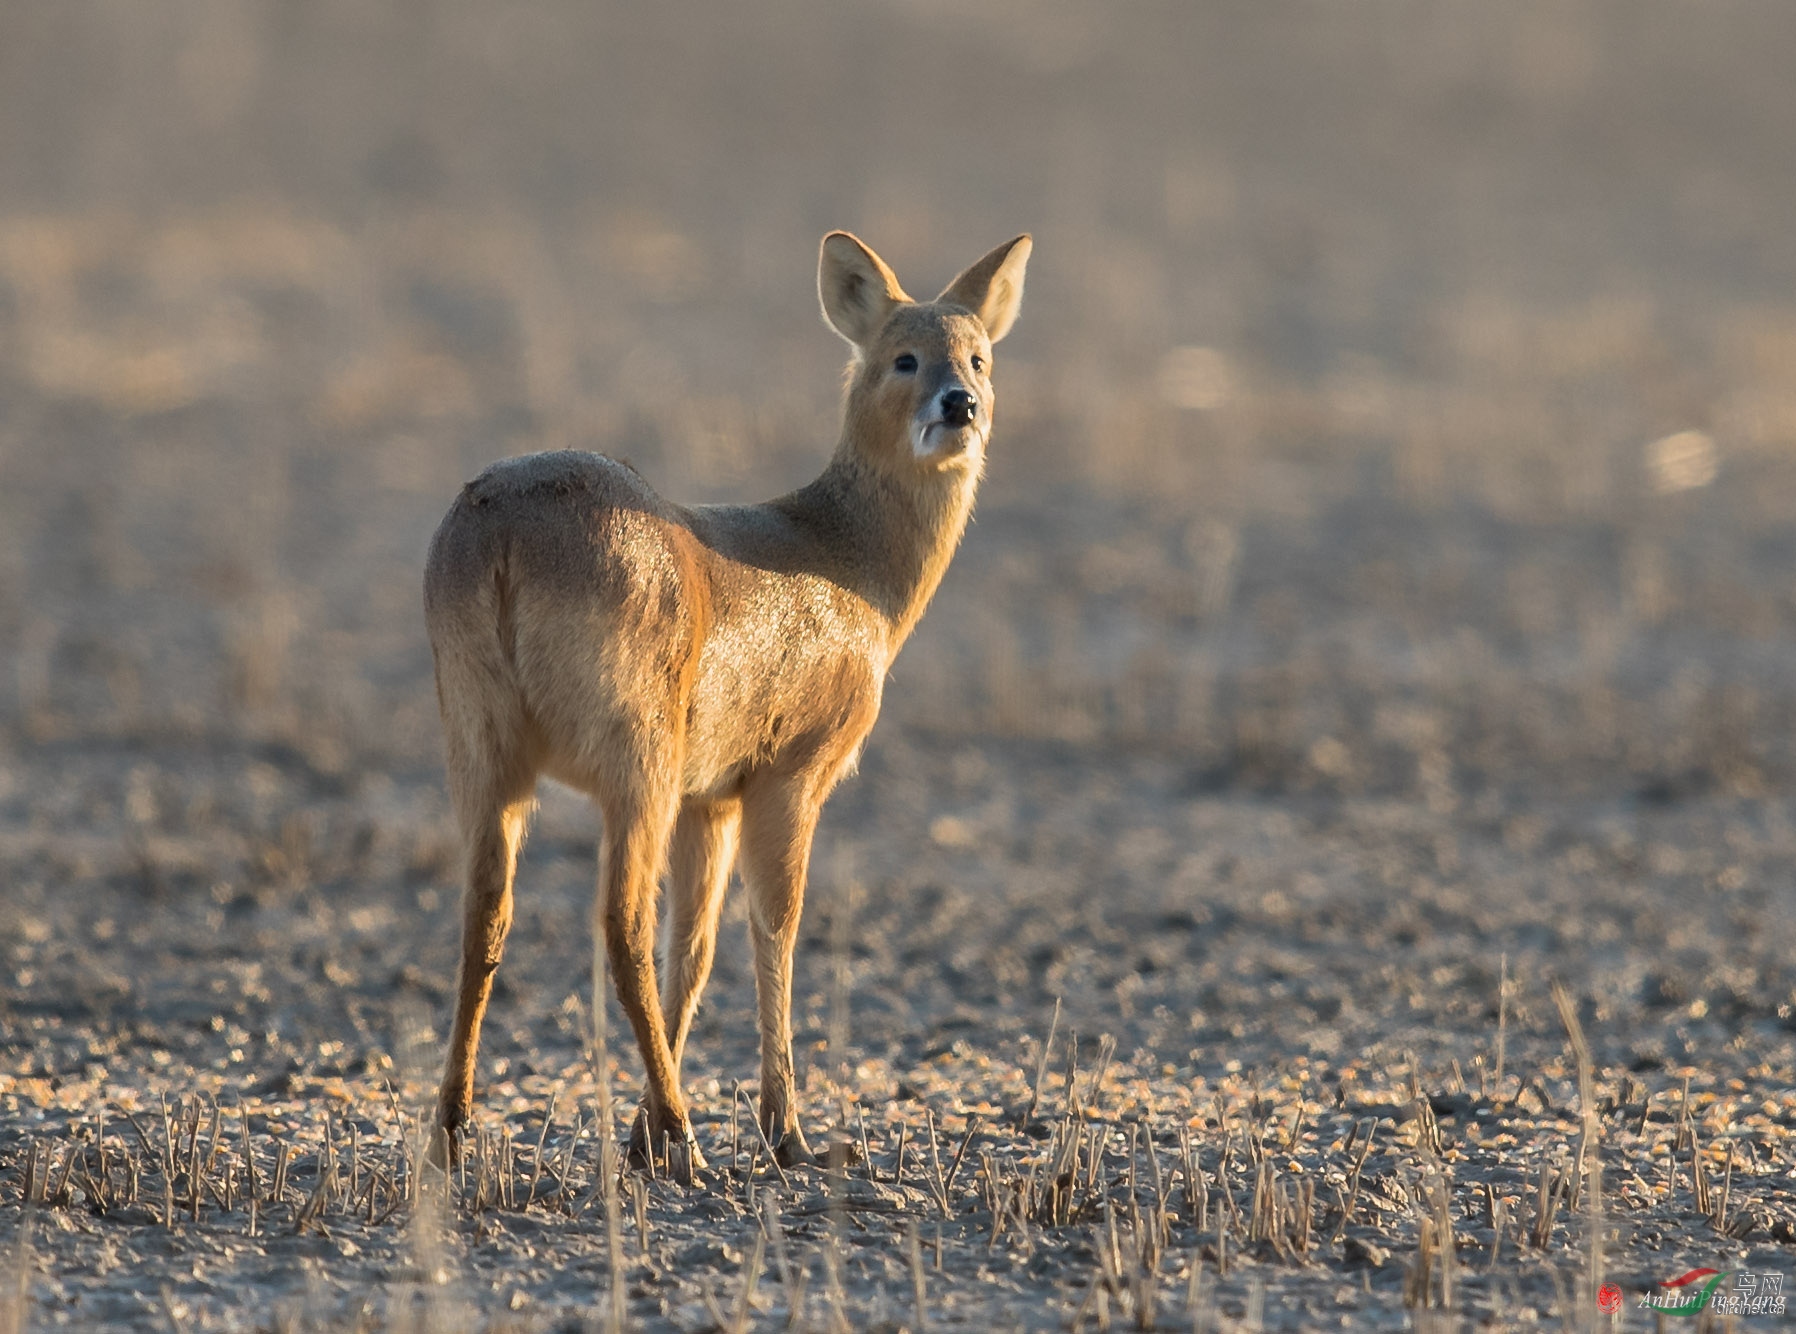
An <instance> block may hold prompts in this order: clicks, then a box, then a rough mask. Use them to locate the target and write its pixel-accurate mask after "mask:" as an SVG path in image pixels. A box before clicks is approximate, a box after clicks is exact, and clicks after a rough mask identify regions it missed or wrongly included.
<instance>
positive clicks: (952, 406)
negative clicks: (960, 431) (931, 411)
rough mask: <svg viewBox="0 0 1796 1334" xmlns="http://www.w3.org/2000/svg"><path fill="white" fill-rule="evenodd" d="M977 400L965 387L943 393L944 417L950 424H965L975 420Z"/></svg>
mask: <svg viewBox="0 0 1796 1334" xmlns="http://www.w3.org/2000/svg"><path fill="white" fill-rule="evenodd" d="M977 406H978V403H977V401H976V400H975V399H974V398H973V396H972V395H971V394H969V393H968V392H967V391H966V390H964V389H950V390H949V391H948V392H947V393H945V394H943V395H942V418H943V420H945V421H946V422H947V423H948V425H950V426H965V425H967V424H968V423H969V422H971V421H972V420H973V411H974V409H975V408H976V407H977Z"/></svg>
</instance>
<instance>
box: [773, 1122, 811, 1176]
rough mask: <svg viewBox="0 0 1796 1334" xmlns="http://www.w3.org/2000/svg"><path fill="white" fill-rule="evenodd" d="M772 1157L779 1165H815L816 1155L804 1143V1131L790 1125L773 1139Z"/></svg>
mask: <svg viewBox="0 0 1796 1334" xmlns="http://www.w3.org/2000/svg"><path fill="white" fill-rule="evenodd" d="M773 1158H774V1161H775V1162H777V1163H778V1164H779V1165H780V1166H781V1167H815V1166H816V1165H817V1162H818V1158H817V1155H816V1154H814V1153H812V1152H811V1146H810V1145H809V1144H807V1143H805V1138H804V1131H802V1130H800V1129H799V1128H798V1127H797V1126H792V1127H790V1128H789V1129H787V1130H785V1131H784V1132H782V1133H781V1135H780V1137H779V1138H778V1139H777V1140H775V1141H774V1145H773Z"/></svg>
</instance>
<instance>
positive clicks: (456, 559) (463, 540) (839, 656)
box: [425, 452, 888, 792]
mask: <svg viewBox="0 0 1796 1334" xmlns="http://www.w3.org/2000/svg"><path fill="white" fill-rule="evenodd" d="M812 540H813V539H812V538H811V536H810V535H809V534H807V533H806V532H805V531H804V530H803V528H802V526H800V525H798V524H796V523H794V522H793V520H792V519H791V517H790V516H789V515H787V514H785V513H783V512H782V511H781V510H780V509H779V508H778V507H777V506H775V505H754V506H719V507H702V508H700V509H698V510H688V509H685V508H683V507H680V506H677V505H674V504H672V503H670V502H668V501H666V500H664V499H662V498H661V497H660V496H659V495H657V494H656V493H655V491H654V490H653V489H652V488H651V487H649V485H648V484H647V483H646V482H645V481H643V479H642V478H641V477H640V476H639V475H637V474H636V473H635V472H634V471H633V470H632V469H630V468H628V467H627V466H625V465H624V464H621V463H617V462H615V461H614V460H611V459H608V458H605V457H603V456H602V455H598V454H586V453H576V452H560V453H550V454H536V455H529V456H526V457H522V458H517V459H509V460H506V461H504V462H502V463H498V464H495V465H494V466H493V467H491V468H489V469H487V470H486V471H485V472H484V473H482V474H481V475H480V476H479V477H477V478H476V479H475V480H474V481H472V482H470V483H468V485H467V486H466V487H465V488H464V489H463V491H462V494H461V495H460V496H459V497H458V498H457V499H456V502H455V504H454V505H453V506H452V507H451V509H450V511H449V513H448V515H447V516H446V517H445V518H444V520H443V523H442V525H441V527H440V528H439V529H438V532H437V535H436V538H435V539H434V541H433V542H432V545H431V553H430V558H429V562H428V564H427V567H426V577H425V605H426V615H427V620H428V622H429V626H430V632H431V642H432V646H433V648H434V649H435V650H436V653H437V657H438V662H439V679H442V675H443V674H442V672H441V664H442V661H443V659H444V657H445V656H446V655H449V656H454V657H457V658H458V659H466V658H469V657H470V656H478V655H487V656H490V657H492V660H493V668H492V673H493V674H494V675H495V676H497V677H498V678H499V679H501V680H503V681H504V682H506V683H507V684H508V685H509V686H510V687H511V688H514V689H516V690H517V691H518V692H519V693H520V694H521V695H522V697H523V701H524V704H525V707H526V711H527V713H528V716H529V717H530V719H531V721H532V724H533V727H534V730H535V733H536V736H537V738H538V748H539V749H540V750H541V752H542V758H543V761H544V763H545V765H546V766H547V767H548V768H549V769H550V771H551V772H556V771H560V772H561V774H562V776H564V777H567V778H569V779H570V780H572V781H575V782H578V783H581V784H582V785H586V784H589V783H590V782H592V781H593V780H595V779H598V778H600V777H601V771H602V768H603V756H602V752H604V751H605V749H606V748H607V747H608V746H611V745H612V744H613V743H614V742H615V740H616V739H617V738H618V737H619V736H622V735H624V734H626V733H640V732H641V731H642V730H643V729H645V728H646V729H648V730H650V731H653V732H658V733H662V734H666V733H673V732H678V733H679V734H680V735H682V736H683V738H684V740H685V773H684V774H683V775H682V780H681V786H682V787H683V788H684V789H685V790H686V791H689V792H691V791H704V790H711V789H717V788H724V787H728V786H729V785H730V784H731V783H732V782H734V781H736V780H737V779H739V778H740V777H741V776H742V775H744V774H746V773H747V772H748V771H750V770H752V769H754V768H757V767H760V766H763V765H767V764H772V763H777V762H779V761H781V760H782V759H789V760H791V761H792V762H794V763H801V764H802V763H808V762H809V760H810V757H811V756H812V754H813V752H816V751H818V749H819V747H822V748H823V749H828V748H830V747H831V746H840V745H841V744H843V743H844V742H845V743H846V744H847V745H849V746H850V747H851V746H852V745H853V744H855V743H858V741H859V739H860V737H861V736H862V735H864V734H865V732H866V730H867V729H868V728H869V727H871V725H872V721H873V718H874V716H875V715H876V713H877V710H878V704H879V693H880V685H881V682H882V680H883V677H884V673H885V670H886V667H887V665H888V664H887V662H886V659H885V653H886V639H885V632H884V627H883V623H882V622H881V620H880V618H879V617H878V615H877V614H876V613H875V612H874V611H873V610H872V609H871V608H870V607H869V606H868V605H867V604H866V602H865V601H864V600H862V599H861V598H860V597H859V596H858V595H857V594H856V593H854V592H853V591H851V590H850V589H849V588H847V587H845V586H844V583H845V581H843V580H841V579H838V578H832V577H830V574H829V573H828V572H827V570H828V562H827V560H822V559H820V557H819V553H818V552H817V551H815V550H811V549H810V545H811V543H812ZM820 568H821V569H822V570H823V571H824V572H819V570H820ZM495 650H496V651H495ZM844 733H847V734H848V735H846V736H844ZM824 758H825V759H826V760H827V756H825V757H824Z"/></svg>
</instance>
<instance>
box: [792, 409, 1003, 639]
mask: <svg viewBox="0 0 1796 1334" xmlns="http://www.w3.org/2000/svg"><path fill="white" fill-rule="evenodd" d="M978 488H979V475H978V472H977V470H975V469H972V468H968V469H949V470H944V471H942V472H938V473H930V474H923V475H920V476H914V477H913V476H906V477H894V476H892V475H891V474H890V473H888V472H886V471H885V470H883V469H880V468H877V467H875V466H873V465H872V464H869V463H868V462H867V461H866V460H865V459H864V458H863V457H861V456H860V454H858V453H857V452H856V451H855V450H854V449H853V448H852V447H851V446H850V444H849V443H848V442H846V441H845V442H844V443H843V444H842V445H840V446H839V447H838V448H837V450H836V454H835V457H834V458H833V459H831V460H830V464H829V466H828V467H827V468H825V469H824V470H823V475H822V476H820V477H819V478H818V479H817V480H816V481H814V482H812V483H811V484H810V485H809V486H807V487H805V488H804V489H803V490H801V491H799V492H798V493H797V494H796V495H795V496H794V497H793V500H795V501H798V502H800V504H799V508H800V509H801V510H802V512H803V514H804V517H805V519H806V520H807V521H808V522H809V523H811V524H812V525H814V531H815V532H816V535H817V537H818V539H819V540H820V541H822V542H824V543H825V544H826V545H827V546H828V547H829V548H830V550H831V552H832V555H833V556H834V558H835V560H834V562H833V563H836V564H838V565H839V567H840V570H841V575H842V577H843V579H844V581H845V582H846V583H847V584H848V585H849V586H850V587H852V588H853V590H854V591H855V592H856V593H858V594H859V595H860V596H861V597H863V598H865V599H866V600H867V602H868V603H869V604H870V605H871V606H872V607H873V608H874V609H875V610H877V611H878V612H879V613H880V615H881V617H882V618H883V619H884V620H885V621H886V624H887V628H888V634H889V642H890V644H891V651H892V653H893V654H894V655H895V654H896V653H897V652H898V648H899V646H900V645H901V644H903V643H904V641H905V640H906V639H907V638H908V637H909V636H910V632H911V631H912V630H913V629H914V628H915V627H916V624H917V621H918V620H919V619H920V618H921V617H922V615H923V611H924V608H926V607H927V606H928V605H929V599H930V598H931V597H933V596H934V595H935V590H936V586H937V585H938V584H940V583H941V581H942V575H943V574H944V573H946V571H947V569H948V562H949V561H950V560H951V559H952V558H953V556H954V549H955V547H957V546H958V545H959V544H960V538H961V534H962V533H963V532H965V531H966V526H967V520H968V519H969V518H970V517H971V515H972V512H973V497H974V494H975V493H976V492H977V491H978Z"/></svg>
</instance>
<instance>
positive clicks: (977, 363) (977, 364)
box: [973, 357, 985, 375]
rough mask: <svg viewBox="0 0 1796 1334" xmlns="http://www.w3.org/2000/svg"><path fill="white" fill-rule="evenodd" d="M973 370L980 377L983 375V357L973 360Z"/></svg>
mask: <svg viewBox="0 0 1796 1334" xmlns="http://www.w3.org/2000/svg"><path fill="white" fill-rule="evenodd" d="M973 369H974V370H976V371H978V372H979V373H980V374H981V375H983V374H984V373H985V358H984V357H974V358H973Z"/></svg>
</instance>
